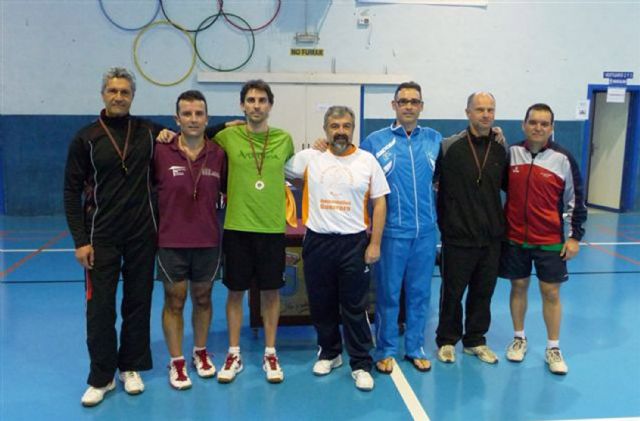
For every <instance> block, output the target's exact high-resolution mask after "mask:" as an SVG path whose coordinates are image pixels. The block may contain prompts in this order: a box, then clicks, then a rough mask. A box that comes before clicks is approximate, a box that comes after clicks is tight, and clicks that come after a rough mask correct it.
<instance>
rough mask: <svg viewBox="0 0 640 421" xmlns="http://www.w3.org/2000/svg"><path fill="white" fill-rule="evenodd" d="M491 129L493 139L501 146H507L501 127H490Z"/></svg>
mask: <svg viewBox="0 0 640 421" xmlns="http://www.w3.org/2000/svg"><path fill="white" fill-rule="evenodd" d="M491 131H492V132H493V134H494V139H495V141H496V142H498V143H499V144H501V145H502V146H507V138H506V137H505V136H504V132H503V131H502V128H501V127H492V128H491Z"/></svg>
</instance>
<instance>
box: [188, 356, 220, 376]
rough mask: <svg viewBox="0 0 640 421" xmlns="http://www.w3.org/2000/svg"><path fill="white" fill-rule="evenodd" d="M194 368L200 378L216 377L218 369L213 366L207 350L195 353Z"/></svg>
mask: <svg viewBox="0 0 640 421" xmlns="http://www.w3.org/2000/svg"><path fill="white" fill-rule="evenodd" d="M193 366H194V367H195V368H196V371H197V372H198V376H200V377H203V378H209V377H213V376H215V375H216V367H215V366H214V365H213V362H212V361H211V358H209V354H208V353H207V350H206V349H202V350H200V351H194V352H193Z"/></svg>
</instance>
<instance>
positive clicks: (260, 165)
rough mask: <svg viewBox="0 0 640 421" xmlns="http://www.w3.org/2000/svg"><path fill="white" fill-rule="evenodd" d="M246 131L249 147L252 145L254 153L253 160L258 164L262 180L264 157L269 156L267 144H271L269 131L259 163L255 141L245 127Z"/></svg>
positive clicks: (257, 168) (257, 167)
mask: <svg viewBox="0 0 640 421" xmlns="http://www.w3.org/2000/svg"><path fill="white" fill-rule="evenodd" d="M245 130H246V132H247V140H248V141H249V145H251V152H253V160H254V161H255V163H256V170H257V171H258V177H260V178H262V167H263V166H264V157H265V155H266V154H267V144H268V143H269V129H267V137H265V139H264V146H263V148H262V156H261V157H260V162H259V163H258V156H257V154H256V148H255V146H253V139H252V138H251V135H250V134H249V133H250V132H249V129H247V128H246V126H245Z"/></svg>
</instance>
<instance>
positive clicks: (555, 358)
mask: <svg viewBox="0 0 640 421" xmlns="http://www.w3.org/2000/svg"><path fill="white" fill-rule="evenodd" d="M544 360H545V362H546V363H547V364H548V365H549V371H551V372H552V373H553V374H560V375H564V374H567V373H568V372H569V367H567V364H566V363H565V362H564V358H562V352H560V348H551V349H547V350H546V351H545V353H544Z"/></svg>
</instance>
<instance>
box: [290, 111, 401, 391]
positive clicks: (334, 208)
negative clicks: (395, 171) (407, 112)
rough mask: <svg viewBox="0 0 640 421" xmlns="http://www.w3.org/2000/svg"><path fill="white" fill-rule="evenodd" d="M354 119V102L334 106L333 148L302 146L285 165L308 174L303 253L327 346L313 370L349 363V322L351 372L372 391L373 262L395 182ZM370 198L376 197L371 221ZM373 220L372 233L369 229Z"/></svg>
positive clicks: (327, 121)
mask: <svg viewBox="0 0 640 421" xmlns="http://www.w3.org/2000/svg"><path fill="white" fill-rule="evenodd" d="M354 120H355V117H354V113H353V111H352V110H351V109H350V108H348V107H344V106H332V107H329V109H328V110H327V112H326V113H325V116H324V129H325V133H326V135H327V139H328V140H329V149H328V150H327V151H325V152H320V151H318V150H315V149H307V150H304V151H301V152H298V153H297V154H296V155H295V156H294V157H293V158H292V159H291V160H290V161H289V162H288V163H287V166H286V170H287V176H290V177H292V178H304V192H303V215H302V220H303V223H304V224H305V226H306V227H307V232H306V235H305V239H304V242H303V245H302V247H303V252H302V258H303V259H304V277H305V282H306V286H307V293H308V297H309V307H310V311H311V319H312V321H313V325H314V327H315V329H316V332H317V334H318V345H319V347H320V351H319V354H318V360H317V361H316V363H315V364H314V366H313V373H314V374H315V375H318V376H322V375H327V374H329V373H330V372H331V370H332V369H334V368H337V367H340V366H341V365H342V339H341V336H340V328H339V325H340V322H342V325H343V329H344V339H345V341H344V342H345V345H346V347H347V352H348V353H349V356H350V366H351V376H352V377H353V379H354V381H355V386H356V387H357V388H358V389H360V390H365V391H369V390H372V389H373V387H374V381H373V378H372V377H371V374H370V372H371V368H372V365H373V359H372V358H371V355H370V354H369V351H370V349H371V347H372V339H371V329H370V327H369V323H368V320H367V313H366V311H367V293H368V291H369V268H368V265H369V264H372V263H375V262H376V261H378V259H379V258H380V242H381V239H382V230H383V228H384V221H385V215H386V200H385V195H387V194H388V193H389V185H388V184H387V181H386V179H385V177H384V173H383V172H382V168H380V165H379V164H378V162H377V161H376V159H375V158H374V157H373V155H371V154H370V153H368V152H365V151H363V150H361V149H358V148H357V147H356V146H354V145H353V144H352V143H351V141H352V137H353V130H354V127H355V121H354ZM369 200H372V204H373V218H372V219H373V221H372V224H370V223H369V215H368V210H367V202H368V201H369ZM369 226H371V228H372V229H371V238H370V239H369V238H368V237H367V232H366V230H367V228H368V227H369Z"/></svg>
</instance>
